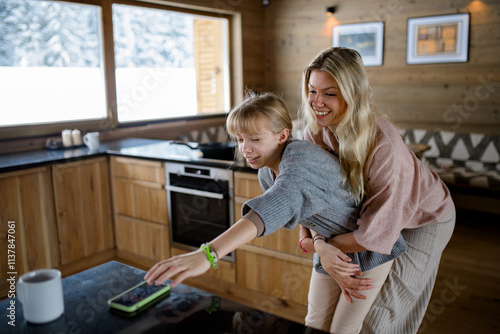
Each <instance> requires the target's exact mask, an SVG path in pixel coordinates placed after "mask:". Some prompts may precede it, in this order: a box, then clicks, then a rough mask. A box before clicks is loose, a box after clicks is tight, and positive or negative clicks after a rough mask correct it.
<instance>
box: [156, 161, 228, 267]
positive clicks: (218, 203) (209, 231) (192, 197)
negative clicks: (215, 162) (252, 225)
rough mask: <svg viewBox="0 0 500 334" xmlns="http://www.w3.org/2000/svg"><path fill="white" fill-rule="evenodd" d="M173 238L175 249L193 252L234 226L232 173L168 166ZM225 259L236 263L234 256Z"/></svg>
mask: <svg viewBox="0 0 500 334" xmlns="http://www.w3.org/2000/svg"><path fill="white" fill-rule="evenodd" d="M165 171H166V181H167V186H166V188H167V205H168V220H169V224H170V238H171V242H172V245H173V246H174V247H177V248H180V249H184V250H193V249H197V248H199V247H200V245H201V244H202V243H204V242H209V241H210V240H212V239H214V238H215V237H217V236H218V235H219V234H221V233H222V232H224V231H225V230H226V229H228V228H229V227H230V226H231V225H233V224H234V190H233V171H231V170H228V169H224V168H216V167H206V166H196V165H191V164H185V163H170V162H169V163H166V164H165ZM223 260H227V261H232V262H234V260H235V254H234V252H232V253H231V254H229V255H227V256H225V257H224V258H223Z"/></svg>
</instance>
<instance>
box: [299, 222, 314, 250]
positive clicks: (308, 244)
mask: <svg viewBox="0 0 500 334" xmlns="http://www.w3.org/2000/svg"><path fill="white" fill-rule="evenodd" d="M299 235H300V236H299V247H300V248H302V250H305V251H306V252H308V253H309V252H311V253H314V252H316V250H315V249H314V245H313V240H312V236H311V231H310V230H309V229H308V228H307V227H305V226H304V225H300V233H299ZM300 240H302V242H301V241H300Z"/></svg>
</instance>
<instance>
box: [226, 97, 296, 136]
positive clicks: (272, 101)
mask: <svg viewBox="0 0 500 334" xmlns="http://www.w3.org/2000/svg"><path fill="white" fill-rule="evenodd" d="M263 127H264V128H266V129H269V130H270V131H271V132H273V133H276V134H278V133H280V132H281V131H282V130H283V129H288V130H289V136H288V137H289V138H291V136H292V119H291V118H290V114H289V113H288V108H287V106H286V103H285V101H284V100H283V98H281V97H280V96H278V95H277V94H275V93H271V92H266V93H261V94H258V93H255V92H247V93H246V94H245V99H244V100H243V102H241V103H240V104H239V105H238V106H236V107H234V108H233V110H231V112H230V113H229V115H228V117H227V120H226V129H227V132H228V133H229V135H230V136H231V137H232V138H235V137H236V135H237V134H239V133H247V134H251V133H259V132H260V131H262V128H263Z"/></svg>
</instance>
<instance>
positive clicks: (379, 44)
mask: <svg viewBox="0 0 500 334" xmlns="http://www.w3.org/2000/svg"><path fill="white" fill-rule="evenodd" d="M383 44H384V22H367V23H353V24H342V25H336V26H334V27H333V31H332V45H333V46H342V47H346V48H350V49H354V50H356V51H358V52H359V54H360V55H361V58H362V59H363V65H364V66H381V65H382V63H383V49H384V47H383V46H384V45H383Z"/></svg>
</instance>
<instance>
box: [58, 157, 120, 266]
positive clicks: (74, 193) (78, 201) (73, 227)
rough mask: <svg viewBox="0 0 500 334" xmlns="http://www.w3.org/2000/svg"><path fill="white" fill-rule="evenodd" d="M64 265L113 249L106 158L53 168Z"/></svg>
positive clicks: (69, 163) (59, 165)
mask: <svg viewBox="0 0 500 334" xmlns="http://www.w3.org/2000/svg"><path fill="white" fill-rule="evenodd" d="M52 171H53V183H54V196H55V205H56V213H57V221H58V232H59V242H60V250H61V262H62V264H67V263H70V262H72V261H75V260H80V259H83V258H85V257H87V256H90V255H93V254H96V253H99V252H101V251H104V250H108V249H112V248H114V237H113V217H112V212H111V192H110V182H109V169H108V161H107V158H93V159H87V160H81V161H76V162H68V163H63V164H57V165H53V168H52Z"/></svg>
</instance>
